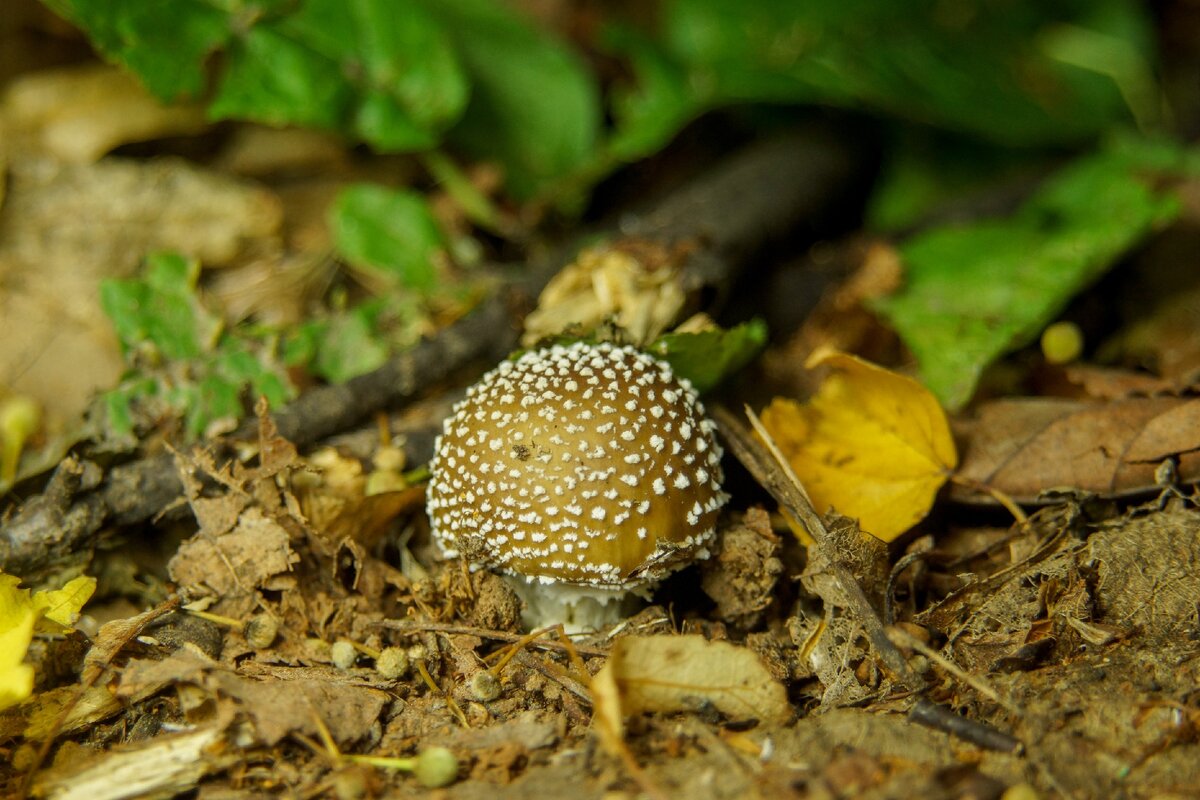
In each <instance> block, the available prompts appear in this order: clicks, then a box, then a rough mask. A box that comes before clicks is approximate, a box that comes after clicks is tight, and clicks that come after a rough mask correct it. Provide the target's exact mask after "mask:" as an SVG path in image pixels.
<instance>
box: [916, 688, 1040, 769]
mask: <svg viewBox="0 0 1200 800" xmlns="http://www.w3.org/2000/svg"><path fill="white" fill-rule="evenodd" d="M908 718H909V719H910V720H912V721H913V722H915V723H917V724H918V725H924V726H925V727H927V728H933V729H934V730H939V731H943V732H945V733H948V734H950V735H951V736H957V737H958V738H960V739H962V740H963V741H966V742H970V743H971V744H973V745H976V746H978V747H982V748H983V749H984V750H995V751H996V752H999V753H1011V754H1013V755H1019V754H1020V753H1021V752H1022V751H1024V749H1025V745H1024V744H1022V743H1021V740H1020V739H1018V738H1016V737H1015V736H1012V735H1010V734H1007V733H1005V732H1004V731H1001V730H997V729H996V728H993V727H992V726H991V725H985V724H984V723H982V722H977V721H975V720H973V719H967V718H966V717H963V716H960V715H958V714H955V713H954V712H953V711H951V710H950V709H948V708H946V707H945V706H942V705H938V704H937V703H934V702H931V701H929V700H926V699H925V698H924V697H918V698H917V702H916V703H915V704H914V705H913V707H912V710H911V711H909V712H908Z"/></svg>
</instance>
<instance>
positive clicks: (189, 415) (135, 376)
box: [100, 254, 294, 447]
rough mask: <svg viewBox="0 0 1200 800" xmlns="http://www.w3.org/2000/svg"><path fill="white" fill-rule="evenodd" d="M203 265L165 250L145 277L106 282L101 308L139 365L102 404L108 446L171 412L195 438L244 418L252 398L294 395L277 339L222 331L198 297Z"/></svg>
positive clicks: (121, 443) (275, 401) (123, 442)
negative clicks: (279, 356)
mask: <svg viewBox="0 0 1200 800" xmlns="http://www.w3.org/2000/svg"><path fill="white" fill-rule="evenodd" d="M199 269H200V267H199V264H198V263H197V262H196V261H194V260H190V259H186V258H184V257H182V256H179V255H176V254H160V255H155V256H151V257H150V258H149V259H147V264H146V272H145V276H144V277H142V278H134V279H131V280H110V281H105V282H103V283H102V284H101V287H100V294H101V305H102V307H103V308H104V311H105V313H106V314H107V315H108V317H109V319H110V320H111V321H112V323H113V328H114V329H115V330H116V332H117V337H118V339H119V340H120V342H121V348H122V351H123V352H124V353H125V355H126V358H127V359H128V360H129V361H130V362H131V366H132V367H133V368H134V370H133V372H132V373H131V374H130V375H129V376H127V377H126V379H125V380H124V381H122V383H121V384H120V385H119V386H118V387H116V388H115V389H113V390H112V391H109V392H107V393H105V394H104V395H103V396H102V398H101V401H100V403H101V407H102V409H103V411H104V412H105V421H106V424H107V429H106V430H105V432H104V435H105V436H106V437H107V438H108V439H109V441H110V444H113V445H115V446H118V447H125V446H128V445H130V444H132V443H133V442H134V437H135V435H136V433H137V431H138V430H139V428H143V427H146V426H147V425H148V424H158V423H159V422H161V418H162V417H163V416H165V415H167V414H170V413H175V414H180V415H182V416H183V419H184V428H185V430H186V431H187V433H188V435H189V436H191V437H196V436H199V435H201V434H203V433H204V431H205V430H206V429H207V428H208V426H209V425H210V424H211V423H212V422H213V421H215V420H218V419H224V418H232V419H235V420H236V419H240V418H241V416H242V414H243V412H244V411H245V401H246V400H248V399H250V396H253V397H257V396H259V395H265V396H266V397H267V399H268V400H269V401H270V403H271V405H272V406H275V407H278V406H280V405H282V404H283V403H284V402H286V401H287V400H288V399H289V398H290V397H291V396H292V394H293V393H294V390H293V389H292V387H291V385H290V384H289V383H288V381H287V378H286V374H285V373H284V371H283V368H282V367H281V366H280V365H279V364H278V363H276V361H275V358H274V357H273V352H272V351H273V349H274V342H273V340H270V339H269V338H268V337H264V336H263V334H262V333H256V332H255V331H253V330H234V331H229V332H226V331H223V329H222V323H221V320H220V318H219V317H217V316H216V315H215V314H212V313H211V312H209V311H208V310H207V309H206V308H205V307H204V305H203V304H202V303H201V302H200V299H199V297H198V295H197V291H196V281H197V278H198V276H199ZM247 390H248V391H249V395H248V394H247Z"/></svg>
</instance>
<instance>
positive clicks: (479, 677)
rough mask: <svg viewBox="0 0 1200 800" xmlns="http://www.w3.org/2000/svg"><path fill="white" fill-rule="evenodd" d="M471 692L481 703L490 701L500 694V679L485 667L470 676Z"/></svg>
mask: <svg viewBox="0 0 1200 800" xmlns="http://www.w3.org/2000/svg"><path fill="white" fill-rule="evenodd" d="M471 694H472V695H474V696H475V699H476V700H478V701H479V702H481V703H490V702H492V701H493V700H495V699H496V698H497V697H499V696H500V679H499V678H497V677H496V675H495V674H494V673H493V672H492V671H491V670H487V669H481V670H479V671H478V672H476V673H475V674H474V675H472V676H471Z"/></svg>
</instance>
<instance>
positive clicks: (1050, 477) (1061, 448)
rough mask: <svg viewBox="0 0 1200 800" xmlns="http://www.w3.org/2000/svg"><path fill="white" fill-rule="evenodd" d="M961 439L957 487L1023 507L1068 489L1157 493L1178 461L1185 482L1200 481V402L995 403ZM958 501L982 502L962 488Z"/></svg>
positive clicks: (970, 424) (968, 425)
mask: <svg viewBox="0 0 1200 800" xmlns="http://www.w3.org/2000/svg"><path fill="white" fill-rule="evenodd" d="M961 433H962V436H963V439H964V440H965V442H964V448H963V463H962V466H961V467H960V468H959V470H958V473H957V474H956V478H957V481H956V483H957V482H961V483H965V484H976V485H980V486H984V487H987V488H990V489H996V490H999V491H1001V492H1004V493H1005V494H1007V495H1009V496H1011V497H1012V498H1013V499H1015V500H1017V501H1019V502H1034V501H1036V500H1037V497H1038V495H1039V494H1041V493H1042V492H1043V491H1045V490H1047V489H1055V488H1062V487H1070V488H1074V489H1080V490H1083V491H1088V492H1096V493H1098V494H1102V495H1108V496H1113V495H1128V494H1134V493H1137V492H1141V491H1146V490H1151V489H1153V488H1154V487H1155V486H1156V484H1157V482H1158V481H1157V478H1156V475H1155V473H1156V471H1157V470H1158V469H1159V467H1160V466H1161V464H1162V463H1163V462H1164V461H1166V460H1168V459H1175V460H1176V463H1175V470H1176V479H1177V480H1178V481H1180V482H1181V483H1192V482H1194V481H1197V480H1200V400H1197V399H1194V398H1191V399H1189V398H1178V397H1137V398H1130V399H1127V400H1118V401H1113V402H1107V403H1104V402H1089V401H1077V400H1057V399H1044V398H1017V399H1006V400H995V401H992V402H989V403H985V404H983V405H982V406H981V407H980V408H979V410H978V412H977V413H976V415H975V417H974V419H972V420H970V421H968V422H967V423H966V424H965V425H964V426H963V428H962V430H961ZM952 496H953V497H955V498H956V499H960V500H965V501H968V502H971V501H974V502H978V501H980V500H981V499H982V496H981V495H980V493H979V492H978V491H976V490H973V489H971V488H967V487H966V486H962V485H955V486H954V487H953V488H952Z"/></svg>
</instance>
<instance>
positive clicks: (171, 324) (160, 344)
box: [100, 253, 221, 359]
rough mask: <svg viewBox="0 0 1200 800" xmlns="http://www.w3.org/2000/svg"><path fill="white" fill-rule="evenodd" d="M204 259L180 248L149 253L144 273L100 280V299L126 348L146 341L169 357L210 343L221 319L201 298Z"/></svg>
mask: <svg viewBox="0 0 1200 800" xmlns="http://www.w3.org/2000/svg"><path fill="white" fill-rule="evenodd" d="M199 275H200V265H199V263H198V262H196V261H194V260H190V259H186V258H184V257H183V256H180V255H177V254H174V253H159V254H156V255H152V256H150V257H149V258H147V259H146V277H145V278H144V279H136V278H135V279H132V280H115V279H110V280H106V281H103V282H102V283H101V284H100V304H101V307H102V308H103V309H104V313H105V314H106V315H107V316H108V318H109V319H110V320H112V323H113V328H114V329H115V330H116V333H117V338H118V339H120V342H121V349H122V352H125V353H129V352H130V351H133V350H137V349H139V348H140V347H141V346H142V345H144V344H150V345H153V346H154V348H155V349H156V350H157V351H158V352H159V353H161V355H162V356H164V357H165V358H168V359H187V358H195V357H197V356H199V355H200V354H201V353H202V352H204V351H205V350H206V349H208V348H209V347H210V346H211V345H212V343H213V341H214V339H215V337H216V336H217V335H218V333H219V332H220V329H221V322H220V320H219V319H218V318H216V317H215V316H213V315H211V314H209V313H208V312H207V311H205V310H204V308H203V307H202V306H201V305H200V304H199V302H198V301H197V300H196V296H195V288H196V280H197V278H198V277H199Z"/></svg>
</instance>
